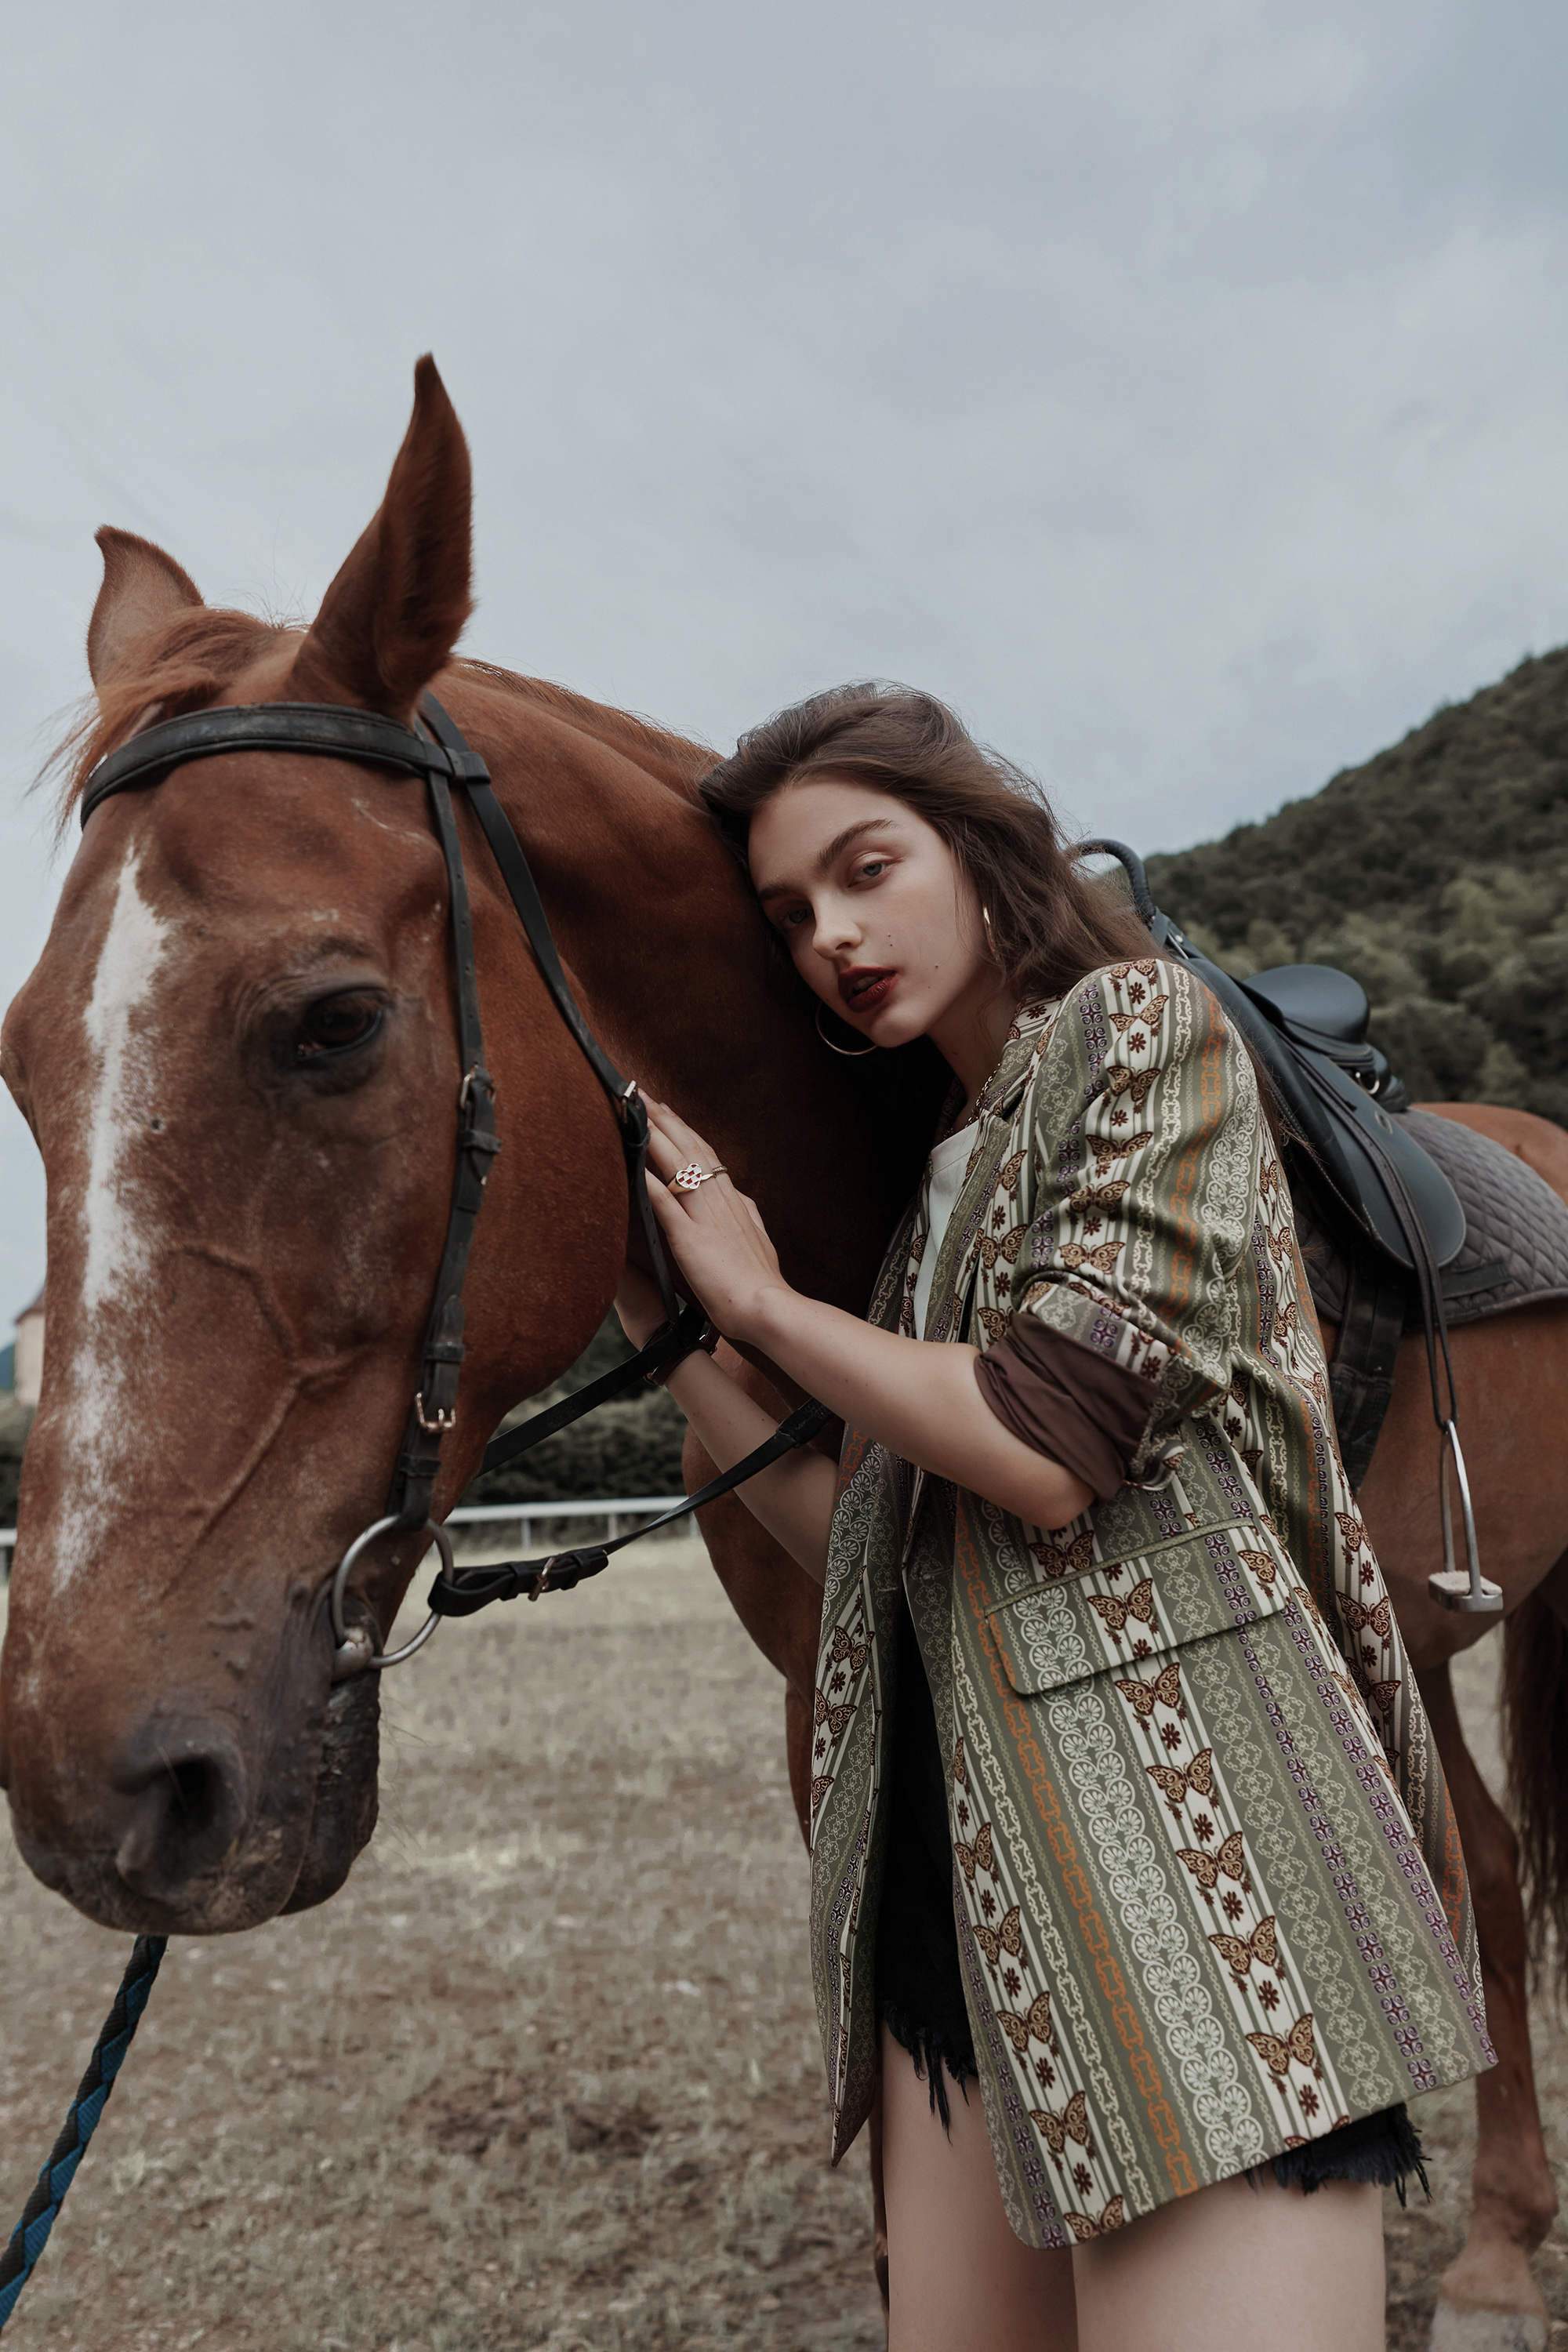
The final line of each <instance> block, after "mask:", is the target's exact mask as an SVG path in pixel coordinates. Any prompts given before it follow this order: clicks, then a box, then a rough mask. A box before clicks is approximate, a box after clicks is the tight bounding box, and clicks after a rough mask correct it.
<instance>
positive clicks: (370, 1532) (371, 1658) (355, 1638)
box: [328, 1511, 452, 1680]
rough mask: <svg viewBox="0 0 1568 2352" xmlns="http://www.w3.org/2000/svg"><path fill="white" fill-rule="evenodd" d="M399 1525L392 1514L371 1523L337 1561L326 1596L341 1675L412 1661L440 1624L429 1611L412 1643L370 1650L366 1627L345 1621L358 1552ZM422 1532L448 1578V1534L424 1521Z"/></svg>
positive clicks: (450, 1544)
mask: <svg viewBox="0 0 1568 2352" xmlns="http://www.w3.org/2000/svg"><path fill="white" fill-rule="evenodd" d="M401 1525H402V1521H401V1520H400V1518H399V1517H398V1515H397V1513H396V1512H395V1511H394V1512H392V1513H391V1514H390V1515H389V1516H388V1517H386V1518H384V1519H376V1520H374V1521H373V1523H372V1524H371V1525H370V1526H369V1527H368V1528H366V1529H365V1530H364V1533H363V1535H358V1536H355V1538H354V1539H353V1543H352V1544H350V1546H349V1548H348V1549H347V1551H345V1552H344V1554H343V1556H342V1559H340V1560H339V1562H338V1565H337V1572H336V1574H335V1575H334V1576H333V1578H332V1589H331V1594H330V1596H329V1601H328V1607H329V1611H330V1613H331V1622H332V1639H333V1641H334V1642H335V1643H336V1644H337V1658H338V1660H339V1662H341V1664H342V1670H343V1675H347V1674H350V1673H358V1672H359V1671H360V1670H361V1669H363V1668H365V1667H370V1666H374V1667H376V1668H377V1669H379V1668H380V1667H382V1666H400V1665H401V1664H403V1661H404V1659H405V1658H411V1657H412V1656H413V1655H414V1653H415V1651H416V1650H419V1649H423V1648H424V1646H425V1643H426V1642H427V1641H428V1640H429V1639H430V1636H431V1634H432V1633H434V1632H435V1631H436V1628H437V1625H438V1624H439V1623H440V1622H441V1620H440V1619H439V1617H437V1614H436V1612H435V1611H434V1610H432V1611H431V1612H430V1614H429V1616H428V1617H426V1620H425V1622H424V1624H423V1625H421V1627H420V1628H419V1631H418V1632H417V1633H416V1634H415V1636H414V1639H413V1640H412V1641H411V1642H405V1643H404V1644H403V1646H402V1648H401V1649H399V1650H375V1651H371V1650H367V1648H366V1642H367V1640H368V1638H369V1636H368V1630H367V1628H366V1627H364V1626H363V1625H354V1626H351V1625H350V1624H348V1623H347V1622H346V1621H345V1619H344V1616H343V1595H344V1592H345V1591H346V1589H347V1585H348V1580H349V1571H350V1570H351V1569H352V1568H353V1565H354V1562H355V1561H356V1560H357V1559H358V1558H359V1556H360V1554H361V1552H363V1550H364V1549H365V1547H366V1545H367V1544H371V1543H374V1540H375V1538H376V1537H377V1536H382V1535H385V1533H386V1532H387V1530H388V1528H395V1527H399V1526H401ZM421 1533H422V1534H424V1535H426V1536H431V1537H433V1538H435V1542H436V1548H437V1550H438V1551H439V1553H440V1555H441V1568H442V1571H443V1573H444V1574H446V1575H450V1573H451V1570H452V1538H451V1537H450V1536H449V1535H448V1534H447V1530H446V1528H444V1527H441V1526H439V1525H438V1524H437V1521H436V1520H434V1519H426V1522H425V1525H424V1528H422V1529H421ZM428 1549H429V1546H428V1544H426V1546H425V1547H424V1548H423V1549H422V1550H421V1551H420V1554H419V1559H424V1557H425V1553H426V1551H427V1550H428ZM418 1565H419V1561H418V1560H416V1562H415V1566H416V1568H417V1566H418ZM336 1679H339V1680H341V1679H342V1676H341V1675H340V1676H338V1677H336Z"/></svg>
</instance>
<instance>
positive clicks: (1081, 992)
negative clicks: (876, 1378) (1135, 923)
mask: <svg viewBox="0 0 1568 2352" xmlns="http://www.w3.org/2000/svg"><path fill="white" fill-rule="evenodd" d="M1260 1116H1261V1113H1260V1110H1259V1106H1258V1086H1257V1079H1256V1076H1255V1074H1254V1072H1253V1068H1252V1065H1251V1062H1250V1061H1249V1059H1248V1058H1247V1053H1246V1050H1245V1048H1244V1047H1243V1045H1242V1044H1241V1041H1240V1039H1239V1037H1238V1036H1237V1033H1236V1031H1235V1030H1234V1028H1233V1027H1232V1026H1231V1024H1230V1022H1229V1021H1228V1019H1227V1018H1226V1013H1225V1012H1224V1010H1223V1008H1222V1007H1221V1005H1220V1003H1219V1002H1218V1000H1217V998H1216V997H1215V995H1214V993H1213V992H1212V990H1210V989H1209V988H1208V987H1207V986H1206V985H1205V982H1203V981H1202V980H1200V979H1199V978H1198V976H1197V974H1196V973H1195V972H1193V971H1190V970H1189V969H1188V968H1187V967H1186V966H1185V965H1183V964H1179V963H1175V962H1173V961H1167V960H1166V959H1165V958H1163V957H1145V958H1142V959H1140V960H1139V961H1136V962H1131V963H1119V964H1108V965H1104V966H1102V967H1100V969H1098V970H1097V971H1091V972H1089V973H1088V974H1086V976H1085V977H1084V979H1082V980H1081V981H1079V982H1078V983H1077V985H1076V986H1075V987H1074V988H1073V989H1072V990H1070V991H1069V992H1068V995H1067V996H1066V997H1065V998H1064V1000H1063V1002H1062V1005H1061V1007H1060V1010H1059V1012H1058V1015H1057V1018H1056V1020H1055V1021H1054V1023H1053V1024H1052V1026H1051V1029H1050V1032H1049V1034H1048V1036H1047V1042H1046V1047H1045V1051H1044V1053H1043V1054H1042V1055H1041V1058H1040V1061H1039V1064H1038V1066H1037V1069H1036V1072H1035V1075H1034V1077H1033V1079H1032V1081H1031V1087H1030V1101H1029V1110H1028V1132H1029V1139H1030V1150H1031V1151H1032V1153H1033V1155H1034V1159H1035V1173H1036V1192H1035V1202H1034V1213H1033V1214H1032V1216H1031V1219H1030V1222H1029V1226H1028V1230H1027V1233H1026V1235H1025V1238H1024V1241H1023V1243H1022V1244H1021V1246H1020V1248H1019V1251H1018V1255H1017V1258H1016V1270H1015V1273H1014V1276H1013V1291H1012V1299H1013V1311H1012V1314H1011V1317H1010V1318H1009V1321H1008V1324H1007V1326H1006V1328H1005V1329H1004V1330H1003V1332H1002V1333H1001V1334H1000V1335H999V1336H998V1337H997V1339H995V1340H994V1343H993V1345H992V1346H991V1347H990V1348H988V1349H985V1350H984V1353H983V1354H982V1356H981V1359H980V1362H979V1365H978V1367H977V1370H976V1378H977V1380H978V1381H979V1384H980V1387H981V1391H982V1393H983V1394H984V1397H985V1399H986V1402H987V1403H988V1404H989V1405H990V1406H991V1408H992V1410H993V1411H994V1412H996V1413H997V1415H998V1417H999V1418H1000V1419H1001V1420H1003V1421H1004V1422H1005V1423H1006V1424H1007V1426H1008V1427H1009V1428H1011V1429H1013V1430H1014V1431H1015V1433H1016V1434H1017V1435H1019V1436H1021V1437H1025V1438H1026V1440H1027V1442H1028V1443H1030V1444H1036V1445H1037V1446H1039V1447H1040V1449H1041V1450H1042V1451H1043V1452H1047V1453H1049V1454H1052V1455H1053V1456H1054V1457H1055V1458H1056V1459H1057V1460H1058V1461H1061V1462H1063V1463H1065V1464H1066V1465H1067V1466H1068V1468H1069V1469H1073V1470H1075V1471H1076V1472H1077V1475H1079V1476H1080V1477H1082V1478H1083V1479H1084V1480H1085V1481H1086V1483H1087V1484H1088V1485H1089V1486H1091V1487H1092V1488H1093V1489H1094V1491H1095V1493H1096V1494H1097V1495H1098V1496H1102V1497H1103V1496H1105V1495H1107V1494H1108V1493H1110V1492H1113V1491H1114V1485H1110V1484H1108V1481H1110V1479H1111V1477H1112V1473H1113V1471H1114V1472H1115V1474H1116V1475H1115V1484H1121V1483H1122V1482H1123V1481H1126V1482H1128V1483H1131V1484H1132V1485H1157V1484H1159V1483H1161V1482H1162V1481H1163V1478H1164V1477H1165V1476H1166V1475H1169V1471H1170V1469H1171V1467H1172V1466H1173V1464H1174V1462H1175V1460H1176V1458H1177V1456H1178V1454H1179V1453H1180V1451H1181V1443H1182V1441H1181V1439H1180V1437H1179V1434H1178V1433H1179V1430H1180V1425H1181V1423H1183V1422H1184V1420H1185V1419H1186V1418H1187V1417H1188V1416H1189V1415H1191V1414H1193V1413H1195V1412H1204V1411H1205V1410H1208V1409H1212V1408H1214V1407H1216V1406H1218V1405H1219V1404H1221V1403H1222V1402H1223V1400H1224V1399H1225V1397H1226V1393H1227V1391H1228V1389H1229V1386H1230V1380H1231V1371H1232V1366H1233V1362H1234V1358H1235V1349H1236V1345H1237V1313H1238V1302H1237V1293H1236V1286H1235V1283H1234V1280H1233V1276H1234V1273H1235V1269H1236V1266H1237V1261H1238V1259H1239V1257H1240V1255H1241V1253H1242V1251H1243V1249H1244V1248H1245V1246H1246V1244H1247V1235H1248V1233H1249V1231H1250V1228H1251V1222H1252V1211H1253V1193H1254V1174H1253V1171H1254V1166H1255V1154H1256V1149H1257V1142H1258V1118H1260Z"/></svg>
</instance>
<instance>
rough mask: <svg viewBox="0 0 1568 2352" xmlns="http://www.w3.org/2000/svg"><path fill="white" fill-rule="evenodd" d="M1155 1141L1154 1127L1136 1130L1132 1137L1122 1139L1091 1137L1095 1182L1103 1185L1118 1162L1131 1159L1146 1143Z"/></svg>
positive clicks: (1124, 1136) (1110, 1136) (1107, 1136)
mask: <svg viewBox="0 0 1568 2352" xmlns="http://www.w3.org/2000/svg"><path fill="white" fill-rule="evenodd" d="M1153 1140H1154V1130H1153V1129H1152V1127H1140V1128H1136V1129H1134V1130H1133V1132H1132V1133H1131V1135H1123V1136H1120V1137H1118V1136H1114V1135H1091V1136H1090V1137H1089V1150H1091V1151H1092V1152H1093V1154H1094V1175H1095V1181H1096V1182H1097V1183H1100V1184H1102V1183H1103V1182H1104V1181H1105V1179H1106V1177H1107V1175H1108V1174H1109V1172H1110V1170H1111V1168H1112V1167H1113V1166H1114V1165H1115V1163H1116V1161H1117V1160H1126V1159H1128V1158H1130V1157H1131V1154H1132V1153H1133V1152H1134V1151H1142V1149H1143V1146H1144V1145H1145V1144H1146V1143H1152V1142H1153Z"/></svg>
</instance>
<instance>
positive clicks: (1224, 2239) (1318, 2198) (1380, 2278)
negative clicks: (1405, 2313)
mask: <svg viewBox="0 0 1568 2352" xmlns="http://www.w3.org/2000/svg"><path fill="white" fill-rule="evenodd" d="M1071 2261H1072V2265H1073V2279H1074V2284H1075V2286H1076V2289H1077V2308H1078V2322H1079V2338H1080V2342H1081V2345H1082V2347H1083V2352H1127V2347H1128V2346H1129V2345H1136V2344H1143V2345H1150V2346H1153V2345H1158V2347H1160V2352H1214V2347H1215V2345H1218V2344H1223V2345H1225V2346H1226V2347H1227V2352H1252V2347H1254V2346H1257V2347H1267V2352H1384V2345H1385V2343H1386V2340H1387V2338H1386V2334H1385V2326H1384V2305H1385V2302H1386V2298H1387V2281H1386V2275H1385V2272H1384V2250H1383V2191H1382V2189H1380V2188H1379V2187H1378V2186H1377V2184H1376V2182H1375V2181H1370V2180H1325V2181H1323V2182H1322V2183H1321V2185H1320V2186H1319V2187H1318V2188H1317V2189H1313V2190H1312V2191H1311V2193H1310V2195H1308V2194H1305V2193H1304V2192H1303V2191H1302V2190H1301V2189H1281V2188H1280V2186H1279V2182H1278V2181H1277V2180H1275V2179H1274V2178H1273V2175H1272V2174H1271V2173H1270V2174H1268V2177H1267V2178H1266V2179H1265V2181H1264V2183H1263V2186H1262V2187H1261V2188H1259V2189H1257V2190H1256V2191H1255V2190H1254V2189H1251V2188H1250V2187H1249V2186H1248V2184H1247V2180H1246V2179H1244V2178H1243V2177H1242V2176H1241V2175H1240V2174H1237V2176H1236V2177H1235V2178H1234V2179H1229V2180H1218V2181H1215V2183H1214V2185H1213V2186H1212V2187H1211V2188H1208V2189H1197V2190H1195V2191H1194V2193H1193V2194H1192V2195H1191V2196H1187V2197H1178V2198H1175V2199H1173V2201H1172V2202H1171V2203H1170V2204H1168V2205H1162V2206H1160V2207H1158V2208H1157V2210H1155V2211H1154V2212H1152V2213H1144V2214H1141V2215H1140V2216H1139V2218H1138V2219H1137V2220H1136V2221H1129V2222H1127V2223H1126V2224H1125V2225H1124V2226H1123V2227H1122V2228H1121V2229H1120V2230H1113V2231H1111V2232H1110V2235H1109V2236H1108V2237H1104V2238H1095V2239H1092V2240H1090V2241H1089V2242H1088V2243H1086V2244H1084V2245H1081V2246H1075V2247H1074V2249H1073V2251H1072V2254H1071Z"/></svg>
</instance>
